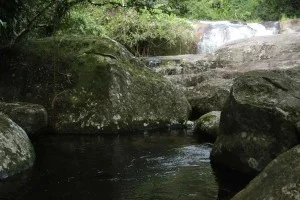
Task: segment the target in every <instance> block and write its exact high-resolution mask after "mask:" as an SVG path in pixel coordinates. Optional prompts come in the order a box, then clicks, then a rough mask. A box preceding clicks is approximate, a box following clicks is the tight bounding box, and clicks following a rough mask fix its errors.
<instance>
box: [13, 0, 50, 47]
mask: <svg viewBox="0 0 300 200" xmlns="http://www.w3.org/2000/svg"><path fill="white" fill-rule="evenodd" d="M52 5H54V2H51V3H49V4H48V5H47V6H46V7H45V8H43V9H42V10H41V11H40V12H39V13H38V14H36V15H35V16H34V17H33V18H32V19H31V20H30V21H29V23H28V24H27V27H26V28H24V29H23V30H22V31H21V32H20V33H18V34H17V35H16V37H15V38H14V39H13V40H12V41H11V44H14V43H16V42H18V41H20V40H21V39H22V38H23V37H24V36H25V35H26V34H27V33H28V32H29V31H30V30H31V29H32V28H33V27H34V23H35V21H36V20H37V19H38V18H39V17H40V16H41V15H42V14H44V13H45V11H46V10H47V9H49V8H50V7H51V6H52Z"/></svg>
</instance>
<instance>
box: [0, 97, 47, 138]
mask: <svg viewBox="0 0 300 200" xmlns="http://www.w3.org/2000/svg"><path fill="white" fill-rule="evenodd" d="M0 112H3V113H5V114H6V115H7V116H8V117H9V118H10V119H12V120H13V121H14V122H16V123H17V124H18V125H19V126H20V127H21V128H22V129H23V130H24V131H25V132H26V133H27V134H28V135H33V134H35V133H37V132H39V131H41V130H43V129H45V128H46V127H47V126H48V115H47V112H46V109H45V108H44V107H43V106H41V105H37V104H30V103H4V102H0Z"/></svg>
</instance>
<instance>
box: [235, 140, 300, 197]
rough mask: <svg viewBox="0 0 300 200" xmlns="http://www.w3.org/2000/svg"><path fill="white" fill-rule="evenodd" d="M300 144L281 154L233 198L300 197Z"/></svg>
mask: <svg viewBox="0 0 300 200" xmlns="http://www.w3.org/2000/svg"><path fill="white" fill-rule="evenodd" d="M299 162H300V145H297V146H296V147H294V148H292V149H290V150H288V151H287V152H285V153H283V154H281V155H279V156H278V157H277V158H275V159H274V160H273V161H272V162H271V163H270V164H268V166H267V167H266V168H265V169H264V170H263V171H262V172H261V173H260V174H259V175H258V176H257V177H255V178H254V179H253V180H252V181H251V182H250V183H249V185H248V186H247V187H246V188H245V189H243V190H242V191H240V192H239V193H238V194H236V195H235V196H234V197H233V198H232V200H252V199H284V200H298V199H300V179H299V176H300V165H299Z"/></svg>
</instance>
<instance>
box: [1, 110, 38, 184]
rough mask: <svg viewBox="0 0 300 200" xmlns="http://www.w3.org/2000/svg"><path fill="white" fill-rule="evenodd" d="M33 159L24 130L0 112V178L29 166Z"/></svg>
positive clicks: (31, 147) (30, 146)
mask: <svg viewBox="0 0 300 200" xmlns="http://www.w3.org/2000/svg"><path fill="white" fill-rule="evenodd" d="M34 159H35V154H34V149H33V146H32V144H31V142H30V140H29V138H28V136H27V135H26V133H25V132H24V130H23V129H22V128H21V127H19V126H18V125H17V124H16V123H14V122H13V121H12V120H11V119H9V118H8V117H7V116H6V115H3V114H2V113H0V179H4V178H7V177H8V176H11V175H14V174H16V173H19V172H21V171H23V170H26V169H28V168H30V167H31V166H32V165H33V162H34Z"/></svg>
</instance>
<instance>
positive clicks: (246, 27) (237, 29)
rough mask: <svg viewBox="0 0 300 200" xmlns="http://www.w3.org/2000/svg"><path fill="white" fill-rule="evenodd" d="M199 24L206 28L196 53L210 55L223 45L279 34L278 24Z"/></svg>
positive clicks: (208, 22) (204, 22)
mask: <svg viewBox="0 0 300 200" xmlns="http://www.w3.org/2000/svg"><path fill="white" fill-rule="evenodd" d="M199 23H201V24H207V27H206V28H205V31H204V32H203V34H202V36H201V38H200V41H199V43H198V48H197V53H212V52H214V51H215V50H216V49H217V48H218V47H220V46H222V45H223V44H226V43H228V42H231V41H234V40H239V39H245V38H250V37H254V36H264V35H274V34H278V33H279V28H278V27H279V24H278V22H266V23H261V24H260V23H249V24H241V23H232V22H229V21H215V22H212V21H200V22H199Z"/></svg>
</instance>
